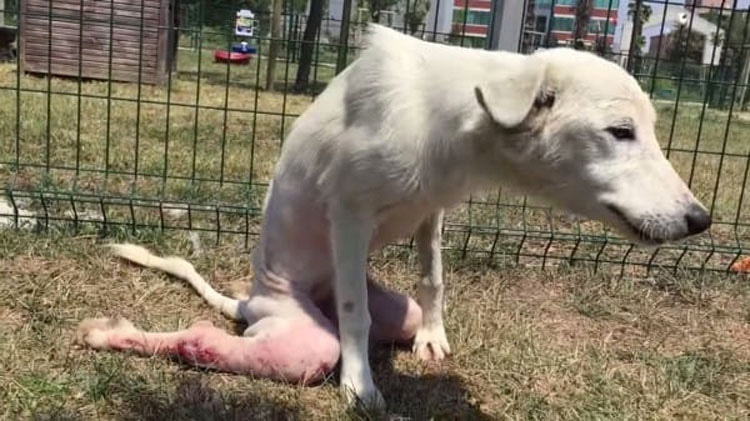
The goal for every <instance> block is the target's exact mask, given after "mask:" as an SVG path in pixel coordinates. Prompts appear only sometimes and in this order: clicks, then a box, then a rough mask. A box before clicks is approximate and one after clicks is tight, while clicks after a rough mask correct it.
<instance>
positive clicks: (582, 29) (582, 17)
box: [573, 0, 593, 47]
mask: <svg viewBox="0 0 750 421" xmlns="http://www.w3.org/2000/svg"><path fill="white" fill-rule="evenodd" d="M592 3H593V0H580V1H579V2H578V6H577V7H576V27H575V32H574V33H573V45H574V46H576V47H577V46H578V43H579V42H581V43H583V41H584V39H585V38H586V34H588V32H589V22H590V21H591V9H592V7H591V6H592Z"/></svg>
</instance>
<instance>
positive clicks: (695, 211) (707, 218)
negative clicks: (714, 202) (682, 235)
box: [685, 205, 711, 235]
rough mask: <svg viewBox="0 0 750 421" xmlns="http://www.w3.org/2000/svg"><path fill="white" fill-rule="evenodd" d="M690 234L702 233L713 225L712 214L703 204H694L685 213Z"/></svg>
mask: <svg viewBox="0 0 750 421" xmlns="http://www.w3.org/2000/svg"><path fill="white" fill-rule="evenodd" d="M685 221H686V222H687V230H688V234H689V235H696V234H700V233H702V232H703V231H705V230H707V229H708V228H709V227H710V226H711V215H709V213H708V212H706V210H705V209H703V207H702V206H699V205H692V206H690V209H689V210H688V212H687V214H686V215H685Z"/></svg>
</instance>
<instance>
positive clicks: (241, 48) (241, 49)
mask: <svg viewBox="0 0 750 421" xmlns="http://www.w3.org/2000/svg"><path fill="white" fill-rule="evenodd" d="M232 52H233V53H245V54H255V53H256V52H257V49H256V48H255V47H254V46H252V45H250V44H248V43H246V42H241V43H239V44H234V45H232Z"/></svg>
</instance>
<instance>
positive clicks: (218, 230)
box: [0, 0, 750, 275]
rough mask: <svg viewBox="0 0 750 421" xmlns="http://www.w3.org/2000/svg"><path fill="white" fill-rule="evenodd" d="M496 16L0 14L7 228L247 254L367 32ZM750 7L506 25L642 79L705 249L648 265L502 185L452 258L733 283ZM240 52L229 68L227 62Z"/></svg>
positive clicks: (376, 5) (691, 4)
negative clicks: (181, 237) (278, 171)
mask: <svg viewBox="0 0 750 421" xmlns="http://www.w3.org/2000/svg"><path fill="white" fill-rule="evenodd" d="M502 3H503V2H502V1H499V0H493V1H490V0H365V1H362V2H353V1H348V0H327V1H326V0H305V1H302V0H282V1H281V3H277V5H279V6H280V7H278V8H277V9H276V10H275V12H276V18H278V19H275V17H274V5H273V4H272V1H270V0H254V1H213V2H208V1H205V0H179V1H177V0H171V1H170V0H105V1H96V2H94V1H89V0H55V1H50V0H25V1H21V0H14V1H10V0H5V1H4V2H3V1H0V6H2V9H3V13H2V14H0V16H2V17H3V19H2V21H0V58H2V57H3V55H2V54H3V51H5V50H4V44H3V42H4V40H5V41H7V42H5V43H6V44H7V48H5V49H6V50H7V51H8V54H7V57H5V61H4V62H3V63H0V142H1V143H0V182H1V183H2V188H3V195H4V198H2V199H0V200H2V201H0V223H2V224H4V225H7V226H11V227H15V228H23V227H30V228H33V229H40V230H49V229H60V228H66V229H67V228H71V227H72V228H73V229H75V230H98V231H101V232H102V233H106V232H108V231H112V230H114V229H127V230H130V231H132V232H137V231H139V230H191V231H197V232H203V233H206V235H210V236H213V237H214V238H215V239H216V241H226V240H227V239H229V238H233V239H239V241H241V242H243V243H244V245H245V246H248V247H250V246H251V245H252V241H253V238H254V237H255V236H256V235H257V227H258V222H259V220H260V218H261V215H260V205H261V202H262V199H263V195H264V194H265V189H266V187H267V185H268V182H269V180H270V178H271V175H272V171H273V167H274V163H275V161H276V158H277V157H278V154H279V152H280V148H281V145H282V143H283V140H284V136H285V134H287V133H288V131H289V129H290V127H291V124H292V122H293V121H294V118H295V117H297V116H298V115H300V113H302V112H303V111H304V110H305V108H306V106H307V105H309V104H310V103H311V101H313V100H314V98H315V95H316V94H317V93H319V92H320V91H321V90H322V89H324V88H325V86H326V84H327V83H328V82H329V81H330V80H331V79H332V78H333V77H334V76H335V75H336V74H337V73H338V72H340V71H341V70H342V69H343V68H344V67H345V66H346V65H347V64H348V63H351V62H352V61H353V60H354V59H355V58H356V51H357V48H358V46H359V43H360V40H361V37H362V30H363V28H364V24H365V23H366V22H368V21H373V20H376V21H379V22H380V23H382V24H385V25H389V26H392V27H395V28H397V29H399V30H402V31H404V32H407V33H410V34H412V35H413V36H416V37H420V38H423V39H426V40H428V41H432V42H441V43H449V44H454V45H460V46H463V47H465V48H489V47H490V46H492V45H493V43H492V38H493V37H496V36H498V35H497V34H498V28H499V27H500V26H501V25H503V24H507V22H508V17H507V16H506V17H505V18H503V19H501V16H502V13H498V8H499V7H502ZM747 7H748V5H747V2H746V1H745V2H740V1H738V0H733V1H720V0H719V1H697V0H696V1H688V2H686V3H683V2H674V1H667V0H664V1H645V0H644V1H631V2H627V1H626V2H622V1H618V0H580V1H579V0H537V1H533V0H527V1H526V2H524V7H523V8H520V9H519V10H521V11H522V13H520V15H519V16H515V17H514V18H515V19H517V20H520V22H521V25H520V30H519V33H518V34H516V35H515V36H516V38H515V39H517V46H518V47H517V49H518V50H519V51H520V52H523V53H531V52H533V51H534V50H536V49H538V48H553V47H557V46H569V47H573V48H579V49H587V50H590V51H593V52H595V53H597V54H600V55H602V56H604V57H606V58H608V59H610V60H612V61H615V62H617V63H618V64H620V65H621V66H623V67H624V68H626V69H628V70H629V71H630V72H631V73H633V74H634V75H635V77H636V78H638V80H639V81H640V82H641V84H642V87H643V89H644V90H645V91H646V92H648V93H649V94H650V95H651V97H652V99H653V101H654V103H655V106H656V108H657V111H658V114H659V121H658V123H657V134H658V136H659V139H660V142H661V144H662V146H663V149H664V152H665V154H666V155H667V156H668V157H669V159H670V161H671V162H672V163H673V165H674V166H675V168H676V169H677V170H678V172H679V173H680V174H681V175H682V176H683V177H684V179H685V180H686V181H688V183H689V184H690V186H691V188H692V189H693V191H694V192H695V193H696V196H697V197H698V198H699V199H700V200H701V201H703V202H704V203H706V204H707V205H709V206H710V209H711V213H712V215H713V217H714V220H715V223H714V225H713V227H712V229H711V231H710V232H709V233H707V234H705V235H703V236H700V237H699V238H696V239H694V240H691V241H690V242H688V243H684V244H679V245H668V246H664V247H661V248H658V249H641V248H637V247H634V246H633V245H631V244H630V243H629V242H627V241H625V240H623V239H622V238H620V237H618V236H617V235H616V234H614V233H613V232H611V231H610V230H609V229H607V228H606V227H605V226H603V225H602V224H600V223H597V222H592V221H582V220H576V219H575V218H573V217H571V216H569V215H566V214H563V213H560V212H557V211H555V210H551V209H549V208H547V207H546V206H544V205H542V204H540V203H537V202H535V201H534V200H533V199H532V198H527V197H519V196H516V195H512V194H509V193H508V192H504V191H502V190H500V189H498V190H497V191H493V192H490V193H488V194H486V195H482V196H476V197H472V198H471V199H470V200H469V201H468V202H467V203H464V204H462V205H461V206H459V207H458V208H457V209H455V210H452V211H451V212H450V213H449V214H448V216H447V219H446V223H445V228H444V229H445V234H444V238H445V248H446V249H447V250H449V251H451V252H454V253H456V254H457V255H458V256H461V257H466V256H477V257H481V258H489V259H492V260H501V261H503V262H510V263H518V264H527V265H539V266H542V267H546V266H550V265H558V264H590V265H593V266H594V268H596V269H597V270H612V271H615V272H618V273H620V274H633V275H643V274H649V273H651V272H652V271H654V270H674V271H677V270H680V269H682V268H687V269H700V270H703V269H705V270H720V271H725V270H729V268H730V266H731V265H732V264H733V263H734V262H735V261H737V260H738V259H739V258H740V257H742V256H743V253H744V250H745V248H746V247H747V246H746V244H747V243H748V239H749V238H750V237H749V236H750V230H749V229H748V227H749V226H750V220H748V217H747V216H746V215H747V212H746V210H747V207H748V206H749V205H748V204H747V200H746V199H745V191H746V189H747V179H748V168H749V167H750V140H748V136H747V135H748V133H750V131H748V128H749V127H750V113H748V112H747V111H746V102H747V89H746V88H747V85H748V78H749V77H750V54H748V53H749V49H748V47H749V46H750V43H748V38H749V36H748V29H749V25H750V19H748V10H747ZM240 9H250V10H252V11H253V13H254V15H255V20H254V31H253V34H252V36H239V35H238V34H237V33H236V31H235V30H236V28H235V17H236V13H237V11H238V10H240ZM274 21H276V22H278V26H276V25H274ZM3 34H8V36H4V35H3ZM274 34H275V36H274ZM242 42H244V43H245V44H244V45H243V44H241V43H242ZM233 50H236V53H235V55H236V56H237V57H235V58H236V59H237V62H236V63H235V62H231V61H222V60H221V59H217V53H221V52H226V53H229V52H232V51H233ZM243 52H244V53H243ZM245 53H247V55H243V54H245ZM230 58H232V57H230ZM245 61H246V62H245ZM654 182H658V180H655V181H654ZM410 245H411V242H410V241H408V240H405V241H404V242H403V243H402V244H398V245H395V246H406V247H408V246H410Z"/></svg>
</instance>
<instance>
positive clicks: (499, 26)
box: [488, 0, 526, 52]
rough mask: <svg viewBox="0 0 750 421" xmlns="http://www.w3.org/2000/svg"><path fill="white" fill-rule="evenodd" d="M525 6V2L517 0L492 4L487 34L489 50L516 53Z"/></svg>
mask: <svg viewBox="0 0 750 421" xmlns="http://www.w3.org/2000/svg"><path fill="white" fill-rule="evenodd" d="M525 4H526V2H525V1H519V0H511V1H505V0H495V1H493V2H492V9H491V13H492V20H491V22H490V31H489V34H488V38H489V49H490V50H504V51H513V52H517V51H518V45H519V41H520V40H521V28H522V27H523V16H524V6H525Z"/></svg>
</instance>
